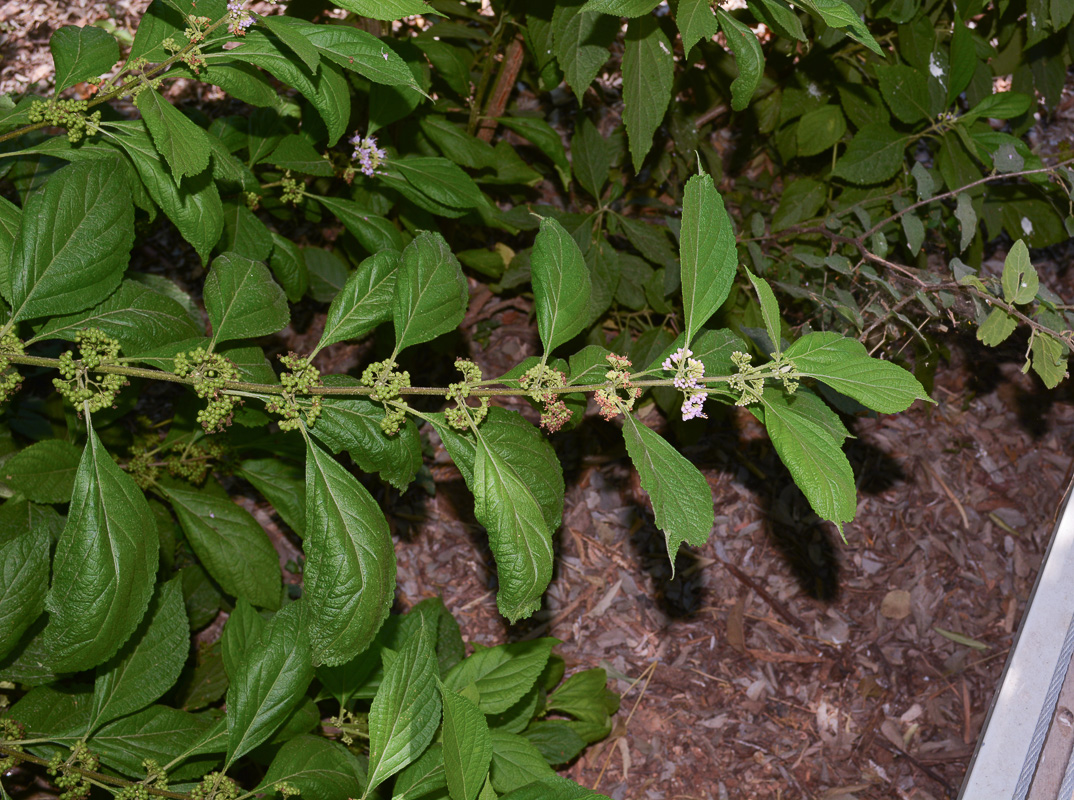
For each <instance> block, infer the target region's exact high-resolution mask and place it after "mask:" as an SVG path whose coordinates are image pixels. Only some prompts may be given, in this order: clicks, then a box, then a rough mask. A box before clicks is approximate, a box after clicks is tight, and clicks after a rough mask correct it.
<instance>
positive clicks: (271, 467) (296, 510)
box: [236, 458, 306, 538]
mask: <svg viewBox="0 0 1074 800" xmlns="http://www.w3.org/2000/svg"><path fill="white" fill-rule="evenodd" d="M236 474H238V475H240V476H241V477H243V478H245V479H246V480H248V481H249V482H250V483H251V484H253V487H254V488H255V489H257V491H259V492H261V494H262V495H264V497H265V499H266V500H268V501H269V502H270V503H272V507H273V508H274V509H275V510H276V513H277V514H279V515H280V519H282V520H283V521H284V522H285V523H287V525H288V526H289V527H290V528H291V530H293V531H294V532H295V533H297V534H298V535H299V537H300V538H304V537H305V535H306V484H305V481H304V480H303V475H302V472H301V470H300V469H299V468H298V467H295V466H294V465H292V464H289V463H287V462H285V461H281V460H280V459H278V458H250V459H246V460H245V461H243V462H241V463H240V464H239V465H238V469H237V470H236Z"/></svg>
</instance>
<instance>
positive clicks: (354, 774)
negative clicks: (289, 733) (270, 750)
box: [254, 734, 366, 800]
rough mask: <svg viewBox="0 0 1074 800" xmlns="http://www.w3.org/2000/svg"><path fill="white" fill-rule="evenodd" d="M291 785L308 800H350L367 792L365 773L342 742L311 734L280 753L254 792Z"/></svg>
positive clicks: (303, 736) (300, 738)
mask: <svg viewBox="0 0 1074 800" xmlns="http://www.w3.org/2000/svg"><path fill="white" fill-rule="evenodd" d="M284 782H286V783H288V784H290V785H291V786H294V787H295V788H296V789H298V790H299V792H300V794H301V795H302V796H303V797H305V798H308V800H347V798H349V797H361V795H362V792H363V791H365V783H366V781H365V770H364V769H362V764H361V762H360V761H359V760H358V758H357V756H355V755H354V754H353V753H352V752H351V751H350V750H348V749H347V748H346V747H344V746H343V745H341V744H340V743H339V742H331V741H328V740H327V739H324V738H323V737H321V736H311V735H308V734H305V735H302V736H297V737H295V738H294V739H292V740H291V741H289V742H287V743H286V744H285V745H284V746H283V747H281V748H280V750H279V752H278V753H276V757H275V758H273V759H272V764H271V765H270V766H269V768H268V771H267V772H266V773H265V777H264V779H263V780H262V781H261V784H260V785H259V786H258V787H257V789H255V790H254V791H256V792H258V793H261V792H265V793H268V792H269V791H271V790H272V789H273V788H275V787H276V786H278V785H279V784H281V783H284Z"/></svg>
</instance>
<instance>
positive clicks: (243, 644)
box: [220, 597, 266, 676]
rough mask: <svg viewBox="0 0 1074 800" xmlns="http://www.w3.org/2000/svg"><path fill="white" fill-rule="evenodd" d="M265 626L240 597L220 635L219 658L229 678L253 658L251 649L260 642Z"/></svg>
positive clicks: (250, 606) (255, 610)
mask: <svg viewBox="0 0 1074 800" xmlns="http://www.w3.org/2000/svg"><path fill="white" fill-rule="evenodd" d="M265 625H266V623H265V619H264V617H262V616H261V615H260V614H258V613H257V609H255V608H254V607H253V606H252V605H250V603H249V601H247V600H246V598H245V597H240V598H239V599H238V601H237V602H236V603H235V610H234V611H232V612H231V614H230V615H229V616H228V618H227V622H226V623H224V632H223V633H222V634H221V635H220V656H221V658H222V659H223V661H224V671H225V672H226V673H227V674H228V675H229V676H237V675H238V674H239V672H241V671H242V665H243V662H245V661H246V659H247V658H248V657H252V656H253V649H254V648H255V647H256V646H257V644H258V642H260V641H261V636H262V634H263V633H264V632H265Z"/></svg>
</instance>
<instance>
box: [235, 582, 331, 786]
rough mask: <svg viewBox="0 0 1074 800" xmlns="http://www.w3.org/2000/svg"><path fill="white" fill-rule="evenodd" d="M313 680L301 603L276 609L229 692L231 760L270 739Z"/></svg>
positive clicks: (300, 700) (299, 701)
mask: <svg viewBox="0 0 1074 800" xmlns="http://www.w3.org/2000/svg"><path fill="white" fill-rule="evenodd" d="M312 680H313V666H312V663H311V651H310V643H309V637H308V636H307V635H306V631H305V630H304V627H303V625H302V610H301V601H300V602H296V603H291V604H290V605H288V606H286V607H285V608H283V609H281V610H280V611H278V612H277V613H276V616H275V617H273V618H272V621H271V622H269V623H268V625H266V626H265V630H264V631H263V632H262V634H261V639H260V641H259V643H258V644H257V646H256V647H254V648H252V650H251V651H250V652H249V654H248V656H247V658H246V659H245V660H244V661H243V662H242V665H241V669H239V670H238V674H236V675H235V676H233V677H232V679H231V685H230V686H229V687H228V690H227V764H226V766H230V765H231V764H233V763H234V762H235V759H237V758H239V757H240V756H243V755H245V754H246V753H248V752H249V751H250V750H252V749H253V748H255V747H257V746H258V745H259V744H261V743H262V742H264V741H266V740H267V739H268V738H269V737H270V736H272V734H273V733H275V732H276V729H277V728H279V726H280V725H282V724H283V722H284V721H285V720H286V719H287V717H288V715H289V714H290V713H291V712H292V711H293V710H294V709H295V708H296V707H297V706H298V705H299V704H301V702H302V701H303V699H304V697H305V693H306V688H307V687H308V686H309V685H310V682H311V681H312Z"/></svg>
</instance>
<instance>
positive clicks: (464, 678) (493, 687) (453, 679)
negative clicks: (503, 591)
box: [444, 637, 559, 714]
mask: <svg viewBox="0 0 1074 800" xmlns="http://www.w3.org/2000/svg"><path fill="white" fill-rule="evenodd" d="M557 644H559V640H558V639H553V638H551V637H545V638H542V639H534V640H532V641H528V642H512V643H511V644H501V645H497V646H496V647H487V648H483V649H481V650H478V651H476V652H474V653H473V654H472V655H471V656H470V657H469V658H466V659H464V660H462V661H460V662H459V663H458V664H456V665H455V666H454V667H452V668H451V670H449V671H448V674H447V675H445V676H444V685H445V686H446V687H448V688H449V689H453V690H455V691H457V692H461V691H463V690H464V689H466V687H467V686H473V687H474V689H476V690H477V693H478V700H477V707H478V708H479V709H481V711H483V712H484V713H486V714H502V713H503V712H504V711H507V709H509V708H511V706H513V705H514V704H515V703H517V702H518V701H519V700H520V699H521V698H522V697H523V696H524V695H525V694H526V693H527V692H529V691H530V690H531V689H532V688H533V687H534V686H535V685H536V683H537V679H538V678H539V677H540V676H541V673H542V672H543V671H544V668H545V665H546V664H547V663H548V657H549V655H551V653H552V648H553V647H555V646H556V645H557Z"/></svg>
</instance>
